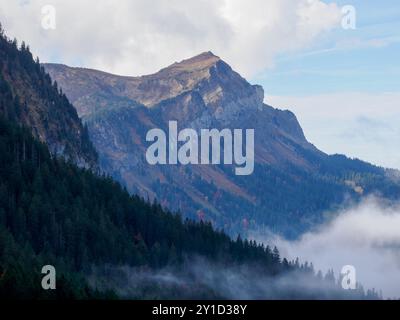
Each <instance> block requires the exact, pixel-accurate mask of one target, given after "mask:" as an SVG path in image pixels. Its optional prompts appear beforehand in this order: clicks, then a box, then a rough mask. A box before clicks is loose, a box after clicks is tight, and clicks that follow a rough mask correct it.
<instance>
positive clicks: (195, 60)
mask: <svg viewBox="0 0 400 320" xmlns="http://www.w3.org/2000/svg"><path fill="white" fill-rule="evenodd" d="M220 60H221V59H220V58H219V57H218V56H216V55H214V54H213V53H212V52H211V51H207V52H203V53H200V54H198V55H196V56H194V57H192V58H189V59H185V60H182V61H180V62H175V63H174V64H172V65H170V66H169V67H167V68H165V69H163V70H162V71H164V70H170V71H171V70H176V71H178V72H182V71H188V72H193V71H201V70H206V69H210V68H211V67H213V66H215V64H216V63H217V62H218V61H220Z"/></svg>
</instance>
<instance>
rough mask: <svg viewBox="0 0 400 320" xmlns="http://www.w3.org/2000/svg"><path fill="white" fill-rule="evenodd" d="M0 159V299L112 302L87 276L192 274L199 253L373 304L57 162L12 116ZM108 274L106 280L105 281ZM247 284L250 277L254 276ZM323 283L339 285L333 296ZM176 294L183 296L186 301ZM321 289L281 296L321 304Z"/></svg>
mask: <svg viewBox="0 0 400 320" xmlns="http://www.w3.org/2000/svg"><path fill="white" fill-rule="evenodd" d="M0 154H1V155H2V156H1V158H0V297H3V298H4V297H5V298H94V297H113V296H114V295H113V294H112V293H111V292H104V291H103V292H99V291H97V290H95V288H89V287H88V284H87V281H86V277H87V276H88V275H90V274H91V272H92V270H93V268H94V267H100V268H101V267H104V266H115V267H117V266H129V267H132V268H133V267H140V268H142V269H141V270H148V271H149V270H154V271H155V270H159V269H161V268H163V267H167V266H168V267H170V268H174V269H175V268H176V269H177V270H180V272H185V269H186V268H190V267H189V266H187V262H186V263H184V262H185V261H187V257H194V256H196V257H202V258H204V259H207V260H208V261H212V263H215V264H220V265H223V266H225V267H226V268H228V267H229V268H231V267H233V266H241V265H247V266H252V267H255V268H256V269H257V270H258V272H260V274H262V275H263V277H267V278H271V279H273V278H275V277H282V276H285V275H286V274H296V275H298V276H299V277H300V275H302V274H306V275H307V276H308V277H310V278H311V279H313V281H316V283H317V284H318V283H320V284H321V288H322V289H319V290H322V291H323V292H324V294H326V295H327V296H329V295H330V296H331V297H338V298H340V297H344V296H343V295H344V294H345V296H346V297H365V296H364V295H363V294H362V292H361V291H356V292H352V293H351V294H350V296H348V294H349V293H346V292H343V291H341V290H339V289H338V287H336V285H334V282H332V281H333V280H332V276H331V275H328V278H327V279H323V278H322V277H321V276H320V275H319V277H318V276H314V275H313V272H314V271H313V270H312V267H311V266H308V265H303V266H300V265H299V264H298V263H294V262H293V263H289V262H288V261H287V260H286V259H283V260H282V259H281V258H280V257H279V251H278V250H277V249H276V248H275V249H274V250H271V248H269V247H264V246H263V245H258V244H256V243H255V242H248V241H247V240H242V239H240V238H238V239H237V240H236V241H233V240H231V239H230V238H229V237H228V236H226V235H225V234H224V233H222V232H218V231H215V230H213V228H212V227H211V225H210V224H209V223H203V222H200V223H195V222H192V221H189V220H185V221H182V218H181V217H180V215H176V214H172V213H169V212H165V211H164V210H163V209H162V208H161V207H160V206H159V205H157V204H152V205H151V204H148V203H146V202H145V201H143V200H142V199H140V198H139V197H137V196H131V195H129V194H128V192H127V191H125V190H124V189H122V187H121V186H120V185H119V184H118V183H115V182H114V181H113V180H112V179H110V178H108V177H98V176H96V175H95V174H93V173H92V172H91V171H89V170H86V169H80V168H78V167H76V166H75V165H73V164H71V163H66V162H64V161H63V160H61V159H57V158H52V157H51V155H50V153H49V151H48V149H47V147H46V146H45V145H44V144H42V143H40V142H37V141H35V139H34V138H33V137H32V135H31V134H30V133H29V130H27V129H25V128H21V127H19V126H17V125H15V124H12V123H11V122H9V121H6V120H4V119H3V118H1V120H0ZM45 264H51V265H54V266H56V268H57V271H58V272H57V275H58V280H59V281H58V284H57V285H58V286H57V290H55V291H53V292H47V291H44V290H42V289H41V287H40V276H41V274H40V269H41V267H42V266H43V265H45ZM143 268H144V269H143ZM109 276H110V274H107V273H106V274H102V277H103V282H104V280H107V279H108V278H107V277H109ZM247 277H248V279H249V280H250V279H251V278H253V274H247ZM329 277H330V278H329ZM295 279H297V276H296V277H295ZM100 280H101V279H100ZM110 280H111V279H110ZM188 281H190V279H189V280H188ZM298 281H299V283H298V285H299V286H300V285H301V280H300V278H299V280H298ZM324 281H330V283H331V285H330V287H329V290H327V291H326V287H325V284H324V283H325V282H324ZM294 284H296V282H294ZM297 288H298V287H297ZM114 289H118V288H114ZM180 289H182V288H180ZM314 290H315V288H314ZM199 291H200V292H195V293H193V292H192V293H191V296H193V295H194V297H199V296H201V297H221V296H220V295H216V294H215V292H213V290H212V288H207V287H205V288H202V289H199ZM151 292H152V295H151V296H152V297H153V298H154V297H155V298H157V297H164V298H165V294H166V291H164V290H163V288H162V287H155V288H154V287H153V288H152V291H151ZM174 292H175V295H177V296H176V297H178V298H182V297H185V296H186V294H187V293H186V292H185V290H179V291H178V292H179V293H177V291H174ZM317 292H318V290H315V291H307V290H306V291H301V290H300V291H296V292H288V291H287V290H286V291H284V292H283V293H280V294H281V295H284V296H283V297H285V295H288V296H289V295H294V296H295V297H314V298H316V297H318V295H317ZM136 298H143V297H142V296H136ZM166 298H168V296H167V297H166Z"/></svg>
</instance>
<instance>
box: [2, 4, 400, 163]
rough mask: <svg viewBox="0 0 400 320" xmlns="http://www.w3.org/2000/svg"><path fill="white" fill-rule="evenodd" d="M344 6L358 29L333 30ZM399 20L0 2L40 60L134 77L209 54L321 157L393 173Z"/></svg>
mask: <svg viewBox="0 0 400 320" xmlns="http://www.w3.org/2000/svg"><path fill="white" fill-rule="evenodd" d="M44 5H52V6H54V8H55V10H56V28H55V30H52V29H50V30H46V29H44V28H43V27H42V21H43V17H44V15H43V14H42V11H41V10H42V8H43V6H44ZM344 5H353V6H354V7H355V9H356V18H357V19H356V29H355V30H345V29H343V28H342V26H341V22H342V18H343V14H342V7H343V6H344ZM399 16H400V4H399V3H398V1H396V0H383V1H379V2H378V1H365V0H363V1H359V0H349V1H342V0H338V1H320V0H268V1H266V0H253V1H243V0H229V1H228V0H225V1H224V0H220V1H218V0H197V1H190V0H189V1H187V0H153V1H152V0H150V1H149V0H118V1H111V0H97V1H90V0H86V1H85V0H79V1H78V0H68V1H65V0H46V1H42V0H14V1H9V0H0V21H1V23H2V24H3V26H4V28H5V29H6V32H7V34H8V35H9V36H10V37H17V38H18V39H20V40H22V39H23V40H25V41H26V42H27V43H28V44H30V47H31V50H32V52H33V53H34V54H35V55H39V57H40V59H41V61H43V62H59V63H65V64H68V65H72V66H84V67H90V68H96V69H100V70H104V71H108V72H112V73H117V74H124V75H141V74H148V73H152V72H155V71H157V70H159V69H160V68H162V67H165V66H167V65H169V64H171V63H173V62H175V61H180V60H182V59H184V58H188V57H191V56H193V55H196V54H198V53H200V52H203V51H209V50H211V51H213V52H214V53H215V54H217V55H219V56H220V57H221V58H223V59H224V60H225V61H226V62H228V63H229V64H230V65H231V66H232V67H233V68H234V69H236V70H237V71H239V72H240V73H241V74H242V75H243V76H245V77H246V78H247V79H248V80H249V81H251V82H252V83H258V84H261V85H263V86H264V89H265V92H266V102H267V103H269V104H272V105H274V106H276V107H280V108H289V109H291V110H293V111H294V112H295V113H296V115H297V116H298V118H299V120H300V122H301V125H302V126H303V128H304V131H305V133H306V136H307V137H308V138H309V140H310V141H311V142H313V143H314V144H316V145H317V147H319V148H321V149H322V150H323V151H326V152H329V153H335V152H339V153H346V154H347V155H350V156H354V157H359V158H362V159H365V160H368V161H371V162H373V163H377V164H380V165H384V166H390V167H397V168H400V152H399V146H400V143H399V141H400V130H399V129H398V128H399V126H398V123H400V108H399V96H400V90H399V88H400V67H399V63H398V56H400V43H399V41H400V31H399V30H400V22H399V20H398V17H399Z"/></svg>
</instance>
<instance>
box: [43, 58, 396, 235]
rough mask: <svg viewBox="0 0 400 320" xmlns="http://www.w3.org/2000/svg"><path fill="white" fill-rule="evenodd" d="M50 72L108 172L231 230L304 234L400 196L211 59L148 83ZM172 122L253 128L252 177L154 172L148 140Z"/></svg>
mask: <svg viewBox="0 0 400 320" xmlns="http://www.w3.org/2000/svg"><path fill="white" fill-rule="evenodd" d="M45 68H46V70H47V71H48V72H49V73H50V74H51V76H52V77H53V78H54V79H56V80H57V81H58V83H59V84H60V86H61V87H62V88H63V90H64V91H65V93H66V94H67V96H68V97H69V98H70V99H71V101H72V102H73V103H74V106H75V107H76V108H77V111H78V114H79V115H80V116H81V117H82V118H83V120H84V121H86V123H87V125H88V127H89V132H90V136H91V139H92V141H93V143H94V144H95V146H96V148H97V150H98V151H99V155H100V164H101V167H102V168H103V169H104V170H105V171H106V172H108V173H110V174H112V176H114V177H115V178H116V179H118V180H119V181H121V182H122V183H123V184H125V185H126V186H127V187H128V189H129V190H130V191H131V192H135V193H139V194H141V195H142V196H144V197H148V198H150V199H153V198H157V199H158V200H159V201H160V202H161V204H162V205H163V206H165V207H168V208H170V209H172V210H180V211H182V212H184V213H185V214H186V215H188V216H189V217H191V218H199V219H206V220H209V221H212V222H213V223H215V225H217V226H218V227H222V228H224V229H225V230H227V231H228V232H232V233H237V232H240V233H246V231H247V230H248V229H249V228H250V229H254V228H259V227H262V226H267V227H269V228H270V229H272V230H273V231H276V232H281V233H284V234H285V235H287V236H296V235H298V234H299V233H301V232H303V231H304V230H306V229H307V228H309V227H311V226H312V225H313V224H315V223H318V222H321V221H322V220H323V219H324V215H323V213H324V212H325V211H326V210H329V209H334V208H337V207H338V206H340V205H341V204H343V202H344V201H345V200H346V199H354V200H357V199H358V198H360V197H361V196H362V195H366V194H368V193H370V192H376V191H378V192H381V193H382V194H383V195H384V196H387V197H398V196H399V194H400V188H399V184H398V183H397V182H395V181H391V180H390V179H388V178H387V177H386V175H387V171H386V170H384V169H382V168H378V167H374V166H371V165H369V164H366V163H363V162H362V161H356V160H350V159H347V158H346V157H341V156H328V155H326V154H325V153H323V152H321V151H319V150H318V149H317V148H316V147H315V146H313V145H312V144H310V143H309V142H308V141H307V140H306V138H305V136H304V134H303V131H302V129H301V127H300V125H299V123H298V121H297V119H296V117H295V115H294V114H293V113H291V112H290V111H287V110H279V109H275V108H273V107H271V106H268V105H266V104H264V102H263V99H264V93H263V89H262V88H261V87H260V86H257V85H251V84H249V83H248V82H247V81H246V80H245V79H243V78H242V77H241V76H240V75H239V74H238V73H236V72H235V71H233V70H232V69H231V67H230V66H229V65H228V64H226V63H225V62H224V61H222V60H221V59H220V58H219V57H216V56H215V55H213V54H212V53H211V52H205V53H202V54H200V55H198V56H196V57H193V58H191V59H188V60H184V61H182V62H179V63H174V64H173V65H171V66H169V67H167V68H164V69H162V70H160V71H159V72H157V73H156V74H153V75H148V76H142V77H121V76H116V75H112V74H107V73H104V72H100V71H96V70H89V69H82V68H70V67H67V66H65V65H54V64H46V65H45ZM170 120H175V121H177V122H178V129H179V130H180V129H183V128H193V129H196V130H197V132H199V130H200V129H206V128H209V129H211V128H216V129H219V130H222V129H224V128H230V129H254V130H255V150H254V154H255V168H254V173H253V174H251V175H248V176H237V175H235V173H234V167H233V166H232V165H205V166H204V165H187V166H183V165H179V164H178V165H165V166H160V165H159V166H157V165H156V166H152V165H149V164H148V163H147V161H146V159H145V152H146V149H147V147H148V146H149V143H147V142H146V133H147V132H148V131H149V130H150V129H152V128H161V129H163V130H164V131H166V132H168V130H167V129H168V122H169V121H170ZM382 181H384V183H382Z"/></svg>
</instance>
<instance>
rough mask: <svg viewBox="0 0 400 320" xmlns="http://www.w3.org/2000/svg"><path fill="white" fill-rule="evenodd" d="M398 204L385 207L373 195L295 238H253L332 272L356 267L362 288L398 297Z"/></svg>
mask: <svg viewBox="0 0 400 320" xmlns="http://www.w3.org/2000/svg"><path fill="white" fill-rule="evenodd" d="M399 230H400V207H387V206H384V205H383V204H382V203H380V202H379V201H378V200H377V199H368V200H366V201H365V202H364V203H362V204H361V205H359V206H357V207H355V208H352V209H349V210H347V211H345V212H343V213H341V214H339V215H338V217H337V218H335V219H334V220H333V221H331V222H330V223H327V224H325V225H323V226H320V227H319V228H318V229H317V230H316V231H314V232H309V233H306V234H304V235H303V236H302V237H301V238H300V239H299V240H298V241H287V240H284V239H281V238H272V240H271V237H269V238H268V239H265V238H264V236H265V235H263V234H262V233H258V234H256V235H255V236H254V237H255V239H257V240H262V241H266V242H271V241H272V242H273V243H274V244H276V245H277V246H278V248H279V249H280V251H281V254H282V255H283V256H286V257H289V258H291V259H295V258H296V257H300V259H301V260H302V261H305V260H307V261H309V262H313V264H314V266H315V267H316V269H319V270H323V271H324V272H326V271H327V270H328V269H330V268H334V270H335V274H336V276H338V274H339V272H340V270H341V269H342V267H343V266H345V265H353V266H354V267H355V268H356V277H357V281H359V282H360V283H362V284H363V285H364V288H365V289H367V288H369V289H371V288H375V289H377V290H382V291H383V295H384V296H385V297H386V298H395V297H396V298H399V297H400V286H399V283H400V233H399Z"/></svg>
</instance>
